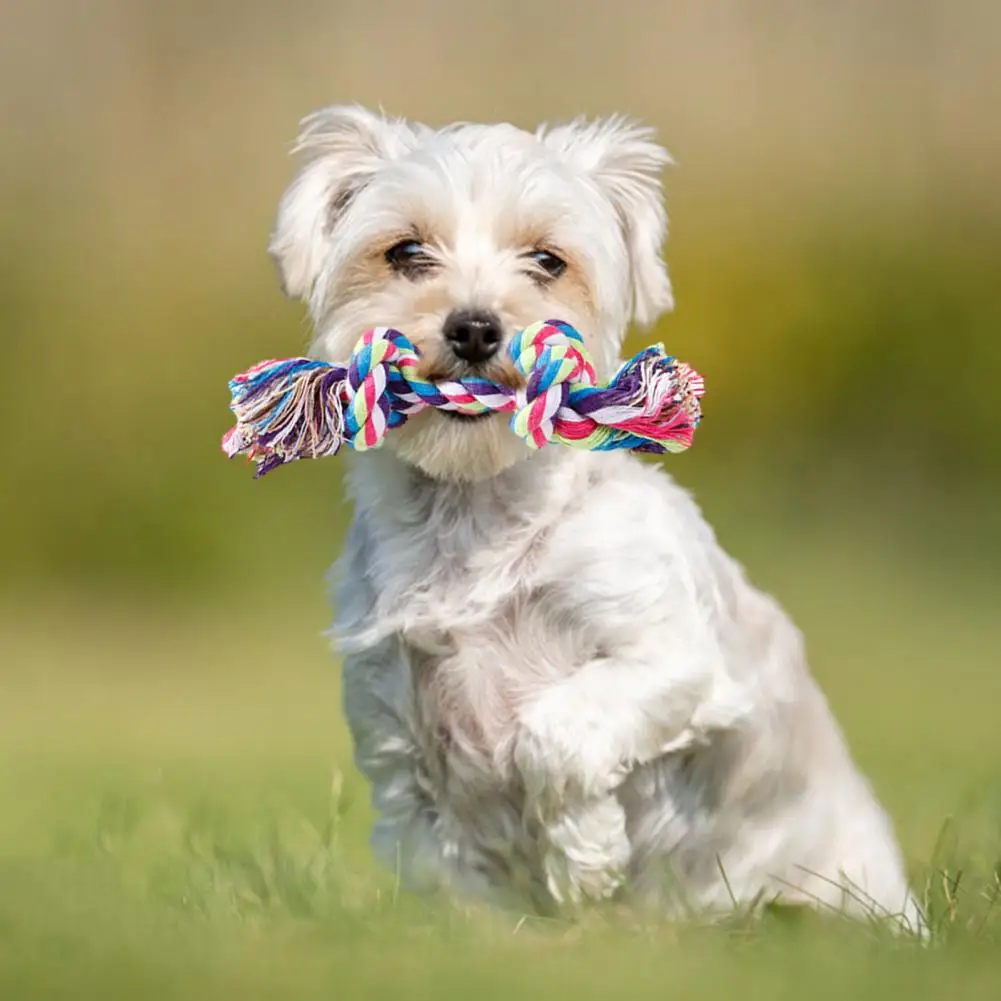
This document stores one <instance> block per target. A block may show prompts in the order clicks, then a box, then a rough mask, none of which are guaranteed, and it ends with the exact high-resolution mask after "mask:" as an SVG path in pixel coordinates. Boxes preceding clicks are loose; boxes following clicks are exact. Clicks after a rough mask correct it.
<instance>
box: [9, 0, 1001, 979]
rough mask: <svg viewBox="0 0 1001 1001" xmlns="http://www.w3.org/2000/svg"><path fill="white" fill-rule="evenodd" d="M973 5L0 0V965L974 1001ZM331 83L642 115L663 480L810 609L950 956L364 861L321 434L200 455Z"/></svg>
mask: <svg viewBox="0 0 1001 1001" xmlns="http://www.w3.org/2000/svg"><path fill="white" fill-rule="evenodd" d="M999 37H1001V6H999V5H998V4H997V3H996V2H991V0H983V2H977V0H955V2H949V0H910V2H904V0H881V2H879V3H875V2H871V0H870V2H863V0H849V2H843V3H836V4H835V3H830V2H828V3H821V2H816V0H799V2H790V0H784V2H780V0H753V2H752V0H743V2H740V0H731V2H724V0H700V2H698V3H695V2H689V3H683V2H680V0H662V2H659V3H654V2H639V0H636V2H628V3H624V4H622V3H619V4H614V5H613V4H607V3H599V2H595V0H578V2H576V3H574V4H572V5H570V4H563V3H550V4H538V3H531V4H530V3H527V2H524V0H505V2H503V3H501V2H497V3H488V4H480V5H473V4H470V3H468V2H467V3H465V4H463V3H459V2H447V0H425V2H423V3H421V4H412V5H411V4H403V3H399V2H388V0H384V2H377V0H366V2H363V0H326V2H323V3H320V2H313V0H287V2H284V3H277V2H272V3H267V2H262V0H242V2H237V0H202V2H195V0H175V2H170V3H168V2H166V0H162V2H156V0H89V2H87V3H73V2H71V0H6V3H5V4H4V5H3V6H0V125H2V132H0V142H2V156H0V337H2V345H3V357H4V361H5V365H6V370H5V373H4V375H5V379H4V382H5V388H4V393H3V394H2V397H0V399H2V402H0V408H2V410H0V416H2V418H3V427H4V428H5V430H6V434H5V440H4V459H3V464H2V473H0V476H2V490H0V552H2V554H3V559H2V561H0V796H3V802H4V803H5V806H4V809H3V820H2V822H0V996H2V997H4V998H8V997H14V996H21V994H23V995H24V996H30V997H54V996H62V995H63V994H65V995H66V996H74V997H81V996H91V993H90V992H92V993H93V996H99V997H108V996H121V997H153V996H178V997H180V996H184V997H193V996H201V995H199V994H198V993H197V992H194V993H193V992H192V990H191V984H192V983H193V982H195V980H194V979H193V978H197V982H198V983H199V984H200V985H201V986H200V988H199V990H202V991H204V992H205V996H213V997H215V996H219V997H222V996H230V995H233V996H235V995H236V994H237V993H238V994H239V995H240V996H241V997H248V996H253V997H256V996H261V997H264V996H267V997H270V996H275V997H278V996H282V997H290V996H310V995H311V994H313V993H317V994H319V993H331V992H336V991H338V990H340V991H342V992H343V993H345V995H346V996H362V997H369V996H372V997H375V996H388V997H392V996H397V994H398V993H400V992H401V991H403V990H404V989H406V990H407V991H408V992H409V993H411V994H413V993H415V992H416V993H418V994H420V993H421V992H426V993H427V994H428V995H429V996H430V995H432V994H434V995H440V994H443V993H445V994H448V993H450V992H455V993H456V996H462V994H463V992H465V991H467V990H470V989H472V985H474V984H475V985H476V987H477V990H478V991H480V992H481V993H482V991H483V990H486V989H487V988H488V986H489V985H490V984H493V985H494V986H493V987H490V988H489V989H490V990H495V991H496V992H497V993H496V996H498V997H501V996H504V997H506V996H510V994H511V992H513V991H515V990H519V991H521V992H522V993H525V992H531V991H532V990H534V989H537V988H538V989H539V990H542V991H543V992H548V993H552V992H556V993H557V994H559V993H561V992H563V993H567V994H569V993H570V992H571V991H572V992H573V993H574V994H575V995H582V994H588V992H593V993H594V994H595V995H597V993H599V992H601V993H604V992H606V991H607V990H608V989H615V986H616V985H617V984H620V983H622V982H623V981H626V980H627V981H628V983H629V984H630V988H629V989H630V990H633V991H634V992H641V993H643V992H649V993H650V995H651V996H654V995H655V994H657V993H660V991H661V990H663V989H664V988H665V985H672V984H673V985H674V988H675V989H683V990H684V992H685V993H686V994H687V995H689V996H706V997H710V996H714V994H715V993H718V992H720V991H723V990H728V991H729V990H732V989H734V986H733V985H734V984H736V983H738V982H739V983H740V984H741V985H743V986H742V989H744V990H745V991H749V992H751V993H754V990H752V988H751V987H749V986H748V985H757V987H756V988H755V989H757V988H758V987H760V989H761V990H762V991H765V990H767V991H768V992H769V993H770V994H772V995H775V994H783V995H784V994H789V996H793V995H792V992H793V991H794V990H795V991H797V992H799V991H800V990H802V989H806V988H804V984H806V985H808V989H809V990H811V991H812V992H813V993H814V994H816V995H817V996H827V995H826V994H825V992H829V993H830V995H831V996H835V995H838V996H840V995H842V994H844V993H846V992H847V993H849V994H851V995H854V996H869V994H872V996H877V995H879V994H882V993H886V992H887V991H888V990H908V991H910V992H911V993H912V995H913V994H915V993H922V992H927V994H928V996H931V995H932V993H933V992H934V993H942V991H943V990H949V991H950V992H951V995H955V996H959V995H960V994H963V995H964V996H966V995H968V996H983V997H997V996H998V993H999V990H1001V964H999V962H998V961H997V960H996V959H995V958H994V957H995V956H996V954H997V948H996V940H997V938H998V933H997V931H996V923H994V922H993V918H992V917H991V913H992V912H991V911H990V906H989V904H990V899H991V897H990V894H991V892H992V891H991V886H993V885H996V881H997V878H998V877H997V866H998V863H999V859H1001V796H999V790H1001V782H999V779H1001V768H999V761H1001V753H999V752H1001V722H999V706H1001V671H999V668H1001V665H999V662H998V661H999V658H998V649H999V641H1001V618H999V616H998V606H999V600H1001V580H999V575H998V571H999V546H1001V507H999V503H998V501H999V499H1001V482H999V480H1001V475H999V474H1001V463H999V459H1001V449H999V435H1001V392H999V389H1001V384H999V377H1001V346H999V345H1001V281H999V272H998V264H999V261H1001V187H999V185H998V184H997V177H998V176H999V169H1001V128H999V117H998V108H999V106H1001V104H999V99H1001V62H999V60H998V58H997V45H998V38H999ZM342 101H359V102H362V103H365V104H370V105H380V104H381V105H382V106H384V107H385V108H386V110H387V111H390V112H392V113H398V114H404V115H409V116H414V117H419V118H421V119H424V120H426V121H428V122H430V123H432V124H444V123H445V122H448V121H451V120H455V119H480V120H490V121H493V120H511V121H514V122H516V123H518V124H522V125H526V126H532V125H534V124H536V123H537V122H538V121H539V120H542V119H546V120H553V119H560V118H566V117H570V116H573V115H576V114H579V113H588V114H600V113H607V112H616V111H621V112H626V113H628V114H632V115H635V116H638V117H640V118H642V119H644V120H646V121H648V122H650V123H652V124H654V125H656V126H657V128H658V130H659V133H660V136H661V138H662V139H663V141H664V142H665V144H666V145H667V146H668V148H669V149H670V150H671V152H672V154H673V155H674V157H675V159H676V161H677V165H676V166H675V167H674V168H672V169H671V170H670V171H669V172H668V174H667V176H666V178H665V181H666V188H667V196H668V204H669V210H670V213H671V218H672V226H671V239H670V242H669V245H668V248H667V256H668V262H669V265H670V268H671V271H672V275H673V279H674V283H675V290H676V295H677V300H678V308H677V310H676V312H675V313H674V314H673V315H671V316H670V317H668V318H667V319H665V320H664V321H663V323H662V324H661V325H660V326H659V328H658V329H657V330H656V331H655V336H656V338H657V339H662V340H664V341H665V343H666V344H667V346H668V347H669V349H670V350H671V351H673V352H674V353H676V354H678V355H680V356H681V357H683V358H685V359H687V360H689V361H691V362H692V363H693V364H694V365H695V366H696V367H697V368H699V369H700V370H701V371H702V372H703V373H704V374H705V376H706V379H707V384H708V396H707V398H706V401H705V412H706V419H705V422H704V424H703V426H702V428H701V429H700V432H699V435H698V438H697V443H696V446H695V448H694V449H693V450H692V451H691V452H690V453H687V454H685V455H683V456H679V457H675V458H673V459H670V460H669V461H668V463H667V464H668V467H669V468H670V470H671V472H672V473H673V474H674V475H675V476H676V477H677V478H678V479H679V480H680V481H681V482H682V483H684V484H685V485H686V486H689V487H691V488H692V489H693V490H694V491H695V492H696V494H697V496H698V498H699V500H700V502H701V503H702V505H703V508H704V510H705V511H706V513H707V515H708V517H709V518H710V520H711V521H712V522H713V524H714V525H715V526H716V527H717V529H718V531H719V534H720V537H721V539H722V541H723V543H724V544H725V545H726V546H727V547H728V548H729V549H730V550H731V551H733V552H734V553H735V555H737V556H738V558H740V559H741V560H742V561H743V562H745V564H746V565H747V566H748V569H749V571H750V573H751V575H752V577H754V578H755V579H756V580H757V581H758V582H760V583H761V584H762V585H764V586H766V587H768V588H770V589H772V590H774V591H775V592H776V593H777V595H778V596H779V598H780V599H781V600H782V601H783V602H784V603H785V604H786V605H787V607H788V608H789V609H790V611H791V612H792V613H793V614H794V615H795V616H796V618H797V620H798V622H799V623H800V625H801V626H802V627H803V629H804V631H805V632H806V635H807V641H808V646H809V648H810V650H811V655H812V661H813V664H814V668H815V671H816V673H817V675H818V677H819V678H820V680H821V682H822V683H823V685H824V687H825V690H827V692H828V693H829V695H830V698H831V701H832V703H833V704H834V708H835V710H836V712H837V713H838V715H839V718H840V719H841V720H842V722H843V724H844V727H845V730H846V732H847V735H848V738H849V740H850V742H851V743H852V746H853V747H854V748H855V751H856V754H857V756H858V758H859V760H860V762H861V764H862V765H863V767H864V768H865V769H866V771H867V772H868V773H869V774H870V775H871V776H872V778H873V781H874V783H875V784H876V786H877V789H878V791H879V793H880V795H881V796H882V797H883V799H884V800H885V801H886V803H887V805H888V807H889V808H890V810H891V812H892V813H893V815H894V819H895V821H896V823H897V826H898V829H899V832H900V836H901V839H902V841H903V843H904V847H905V851H906V853H907V855H908V859H909V861H910V863H911V866H912V869H913V872H914V875H915V881H916V882H917V883H918V884H919V885H921V886H927V887H929V893H930V894H931V895H932V897H933V898H934V901H936V903H935V907H936V913H937V914H940V915H944V917H943V927H945V928H947V929H951V932H950V933H949V934H946V933H945V932H943V937H944V938H945V939H950V935H951V938H952V939H953V940H956V941H957V944H956V945H955V946H954V947H953V948H951V949H947V950H945V951H944V952H942V953H939V954H936V958H935V959H934V960H929V959H928V958H926V957H921V958H917V957H914V956H912V955H906V956H904V957H900V956H899V955H897V954H896V953H895V952H892V950H891V952H890V954H885V953H882V952H881V953H880V954H879V956H878V957H876V958H874V957H873V955H872V953H871V950H870V947H869V945H867V944H866V943H864V942H863V943H862V944H860V943H859V942H858V941H856V940H855V939H854V938H852V937H851V936H848V937H847V938H840V937H831V936H832V934H833V933H831V932H829V931H825V932H824V933H823V934H821V935H820V937H819V938H817V939H816V940H815V939H812V938H811V939H810V940H809V944H808V947H807V946H806V945H804V944H803V943H802V942H801V941H800V940H799V939H798V938H797V939H795V941H796V943H797V945H796V948H795V950H793V951H791V952H790V951H788V950H787V948H786V947H787V943H788V941H789V939H787V938H786V937H785V936H786V935H788V934H791V933H787V932H783V933H782V934H781V935H777V936H774V937H773V936H767V937H766V938H765V939H764V940H763V941H759V943H758V944H757V946H756V947H755V948H754V949H753V950H751V952H749V953H748V952H747V951H746V950H745V949H744V947H743V945H742V944H741V943H742V942H743V938H742V936H740V935H738V936H736V938H733V937H727V936H723V937H722V940H720V939H717V938H711V939H708V940H703V939H702V938H698V940H697V942H694V943H693V942H691V941H690V940H689V939H684V944H685V946H686V947H685V948H684V949H681V948H678V947H677V944H678V936H679V934H681V933H679V932H677V931H676V930H670V931H668V930H661V931H659V932H657V933H656V935H653V934H652V933H651V934H650V935H647V933H646V932H644V933H635V934H633V933H624V934H623V933H622V930H621V929H619V928H616V929H610V928H606V927H602V928H601V929H599V930H597V931H596V930H594V929H592V928H590V927H589V926H587V925H586V924H585V926H581V927H578V928H575V929H573V930H566V929H562V930H559V931H558V932H551V933H550V932H543V931H533V930H532V929H531V927H528V928H523V927H520V926H519V934H518V935H517V936H516V937H513V938H512V937H511V928H510V927H507V928H504V929H500V930H498V929H497V928H496V927H495V926H494V925H493V924H491V923H490V919H487V918H483V917H482V916H480V917H477V918H475V919H474V918H470V917H468V916H465V917H463V918H462V919H461V921H459V924H458V925H456V923H455V922H456V921H457V920H458V919H455V918H453V917H447V918H445V917H442V916H441V915H440V914H437V913H436V914H434V915H431V914H428V913H425V911H424V910H422V909H421V908H420V907H419V906H418V905H416V904H414V903H413V902H407V901H403V900H401V899H398V894H397V893H396V892H395V889H394V887H393V885H392V880H391V879H390V880H389V881H388V882H387V881H386V879H385V877H384V876H382V875H381V874H379V873H378V872H377V871H376V870H375V869H374V868H373V866H372V864H371V861H370V859H369V857H368V854H367V851H366V849H365V836H366V825H367V823H368V815H367V804H366V792H365V789H364V786H363V785H362V784H361V783H360V782H359V780H358V778H357V776H356V775H355V774H354V772H353V771H352V769H351V767H350V760H349V752H348V747H347V742H346V738H345V735H344V731H343V727H342V725H341V721H340V715H339V706H338V701H337V700H338V696H337V672H336V665H335V664H333V663H332V661H331V660H330V658H329V655H328V654H327V651H326V649H325V642H324V640H323V638H322V636H321V630H322V629H323V628H325V626H326V625H327V622H328V619H329V611H328V609H327V605H326V598H325V595H324V583H323V577H324V574H325V572H326V569H327V567H328V566H329V564H330V562H331V561H332V559H333V557H334V555H335V554H336V552H337V549H338V545H339V542H340V538H341V534H342V532H343V530H344V527H345V524H346V520H347V517H348V512H347V511H346V510H345V508H344V507H343V506H342V505H341V494H340V468H339V465H338V463H337V461H336V460H335V461H331V462H329V463H315V464H314V463H299V464H297V465H294V466H292V467H289V468H288V469H285V470H282V471H281V472H279V473H277V474H275V475H274V476H272V477H269V478H268V479H267V480H265V481H263V482H257V483H255V482H252V481H251V478H250V475H251V474H250V471H249V469H248V468H247V467H246V466H243V465H241V464H238V463H227V462H225V461H224V459H223V458H222V456H221V453H220V452H219V449H218V442H219V437H220V435H221V433H222V432H223V431H224V430H225V428H226V427H227V426H228V416H229V415H228V411H227V406H226V404H227V400H228V393H227V391H226V380H227V379H228V378H229V377H230V375H232V374H233V373H234V372H236V371H238V370H241V369H243V368H245V367H246V366H247V365H249V364H250V363H252V362H254V361H256V360H258V359H259V358H261V357H275V356H280V355H283V354H293V353H297V352H299V351H300V350H301V349H302V348H303V346H304V344H305V341H306V336H307V328H306V325H305V318H304V316H303V313H302V311H301V310H300V309H298V308H297V307H296V306H294V305H292V304H290V303H287V302H285V301H284V300H283V299H282V297H281V295H280V292H279V289H278V284H277V281H276V278H275V275H274V271H273V269H272V265H271V262H270V260H269V259H268V257H267V255H266V253H265V246H266V243H267V237H268V232H269V228H270V225H271V222H272V219H273V215H274V211H275V208H276V205H277V201H278V198H279V196H280V194H281V191H282V189H283V187H284V185H285V184H286V183H287V182H288V180H289V179H290V177H291V171H292V167H293V164H292V162H291V161H290V159H289V158H288V156H287V153H288V150H289V147H290V143H291V140H292V138H293V137H294V134H295V131H296V124H297V121H298V119H299V118H300V117H301V116H302V115H303V114H305V113H306V112H308V111H310V110H312V109H314V108H316V107H319V106H322V105H324V104H327V103H332V102H342ZM650 336H651V335H650V334H649V333H644V332H642V331H638V332H635V333H634V334H633V336H632V337H631V340H630V347H639V346H640V345H641V344H642V343H643V342H644V340H647V339H649V338H650ZM332 783H333V788H334V793H332V792H331V788H332ZM949 817H952V818H953V820H952V822H951V825H947V827H946V829H945V833H944V835H943V834H942V829H943V824H944V823H945V822H946V820H947V818H949ZM940 835H941V836H940ZM936 846H937V847H936ZM960 870H961V871H962V872H963V873H965V874H967V875H966V876H965V877H964V879H965V882H964V883H963V885H962V886H961V887H960V888H959V889H958V890H950V889H949V887H950V886H951V883H950V880H954V879H955V873H956V872H958V871H960ZM943 873H945V874H946V875H943ZM948 874H951V875H948ZM950 894H951V896H950ZM950 901H951V903H950ZM998 910H1001V905H999V907H998ZM797 934H798V933H797ZM460 941H461V942H462V943H464V945H463V948H462V949H458V948H457V946H456V943H457V942H460ZM735 941H736V942H737V945H734V942H735ZM541 946H544V948H543V947H541ZM689 946H691V947H689ZM512 950H513V951H512ZM387 956H390V957H392V961H391V962H387V961H386V957H387ZM641 956H642V957H643V958H642V959H639V957H641ZM460 957H461V958H460ZM512 963H513V965H512ZM519 978H520V979H519ZM734 978H739V980H736V979H734ZM539 985H541V987H540V986H539ZM588 996H590V995H588Z"/></svg>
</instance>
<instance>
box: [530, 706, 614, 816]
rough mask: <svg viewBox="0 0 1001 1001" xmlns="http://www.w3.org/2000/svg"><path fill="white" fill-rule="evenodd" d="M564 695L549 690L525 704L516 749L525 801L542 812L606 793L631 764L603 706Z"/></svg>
mask: <svg viewBox="0 0 1001 1001" xmlns="http://www.w3.org/2000/svg"><path fill="white" fill-rule="evenodd" d="M562 695H563V693H562V692H561V691H560V689H558V688H557V689H553V690H551V691H550V692H547V693H546V694H545V695H543V696H542V698H540V699H539V700H538V701H536V702H535V703H533V704H532V705H531V706H529V707H528V709H527V711H526V712H524V713H523V715H522V717H521V728H520V731H519V733H518V736H517V738H516V742H515V747H514V764H515V767H516V768H517V769H518V772H519V773H520V775H521V777H522V780H523V781H524V783H525V791H526V793H527V796H528V799H529V801H530V802H534V803H536V804H537V806H538V807H540V808H541V809H543V810H545V809H546V808H547V807H548V808H559V807H560V805H561V804H563V802H564V800H565V799H567V798H568V797H569V798H570V799H574V800H581V799H590V798H593V797H595V796H601V795H604V794H605V793H607V792H609V791H610V790H612V789H614V788H616V787H617V786H618V785H619V784H621V782H622V781H623V779H625V777H626V775H627V774H628V773H629V769H630V767H631V765H632V762H631V761H629V760H628V759H627V758H626V757H625V756H624V755H623V749H622V747H621V746H620V742H619V740H618V739H617V735H616V733H615V730H614V727H613V726H612V722H611V721H610V720H609V719H608V717H607V714H606V713H604V712H603V711H602V710H603V707H602V706H581V705H579V704H577V705H575V704H573V703H572V702H569V701H568V700H567V699H566V698H563V697H561V696H562Z"/></svg>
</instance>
